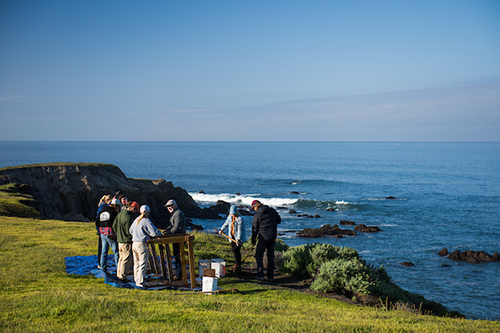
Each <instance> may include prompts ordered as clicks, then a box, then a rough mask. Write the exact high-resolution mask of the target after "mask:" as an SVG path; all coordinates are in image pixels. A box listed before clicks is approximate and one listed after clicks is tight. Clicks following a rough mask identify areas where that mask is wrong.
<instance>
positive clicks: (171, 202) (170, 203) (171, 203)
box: [165, 199, 177, 207]
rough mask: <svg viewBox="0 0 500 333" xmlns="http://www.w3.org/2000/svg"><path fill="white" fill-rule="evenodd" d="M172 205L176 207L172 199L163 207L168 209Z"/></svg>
mask: <svg viewBox="0 0 500 333" xmlns="http://www.w3.org/2000/svg"><path fill="white" fill-rule="evenodd" d="M173 205H176V206H177V202H175V200H174V199H170V200H168V201H167V203H166V204H165V207H170V206H173Z"/></svg>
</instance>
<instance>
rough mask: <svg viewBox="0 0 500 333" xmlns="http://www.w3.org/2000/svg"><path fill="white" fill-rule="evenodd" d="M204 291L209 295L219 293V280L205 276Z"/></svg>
mask: <svg viewBox="0 0 500 333" xmlns="http://www.w3.org/2000/svg"><path fill="white" fill-rule="evenodd" d="M202 291H203V292H204V293H208V295H212V291H217V278H215V277H210V276H204V277H203V287H202Z"/></svg>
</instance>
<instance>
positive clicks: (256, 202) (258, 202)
mask: <svg viewBox="0 0 500 333" xmlns="http://www.w3.org/2000/svg"><path fill="white" fill-rule="evenodd" d="M257 204H260V201H259V200H254V201H252V207H253V206H255V205H257Z"/></svg>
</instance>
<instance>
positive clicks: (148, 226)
mask: <svg viewBox="0 0 500 333" xmlns="http://www.w3.org/2000/svg"><path fill="white" fill-rule="evenodd" d="M117 194H118V195H115V196H114V197H113V196H111V195H105V196H103V197H102V198H101V200H100V202H99V204H98V209H97V216H96V229H97V234H98V236H99V243H98V259H99V265H98V267H99V268H100V269H102V270H103V271H104V272H108V251H109V248H111V250H112V251H113V254H114V257H115V263H116V277H117V278H118V279H119V280H122V281H127V275H128V272H129V270H130V268H131V267H132V264H133V265H134V282H135V284H136V287H138V288H144V277H145V275H146V268H147V263H148V258H149V248H148V244H147V242H148V240H149V239H151V237H157V236H161V235H162V232H161V231H160V230H158V228H157V227H156V226H155V225H154V224H153V222H152V221H151V219H150V218H149V214H150V208H149V206H148V205H142V206H140V207H139V204H138V203H137V202H135V201H129V200H128V199H127V197H126V196H124V195H120V194H119V193H117ZM165 207H166V208H167V210H168V211H169V213H170V225H169V227H168V228H167V229H166V230H165V231H164V233H163V234H180V233H185V232H186V219H185V216H184V213H183V212H182V211H181V210H180V209H179V208H178V207H177V203H176V202H175V200H173V199H170V200H168V202H167V203H166V204H165ZM173 252H174V259H175V263H176V266H175V268H176V269H175V271H176V276H175V277H174V279H180V278H181V274H182V271H181V267H180V248H179V244H174V245H173ZM132 258H133V260H132Z"/></svg>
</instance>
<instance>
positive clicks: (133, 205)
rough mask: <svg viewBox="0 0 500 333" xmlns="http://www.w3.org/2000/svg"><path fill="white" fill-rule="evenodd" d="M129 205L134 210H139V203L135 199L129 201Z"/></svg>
mask: <svg viewBox="0 0 500 333" xmlns="http://www.w3.org/2000/svg"><path fill="white" fill-rule="evenodd" d="M129 206H130V207H133V208H134V209H136V210H139V204H138V203H137V202H135V201H132V202H131V203H129Z"/></svg>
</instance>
